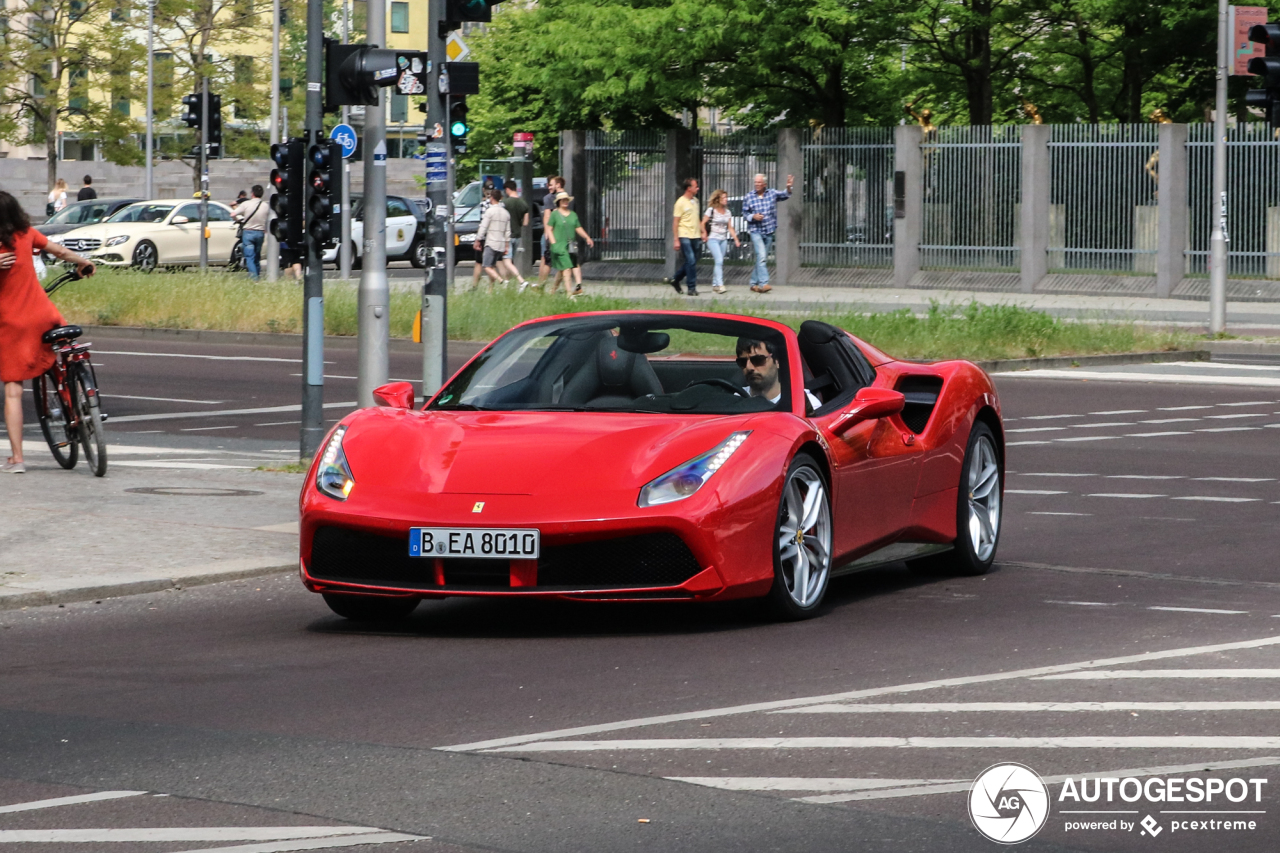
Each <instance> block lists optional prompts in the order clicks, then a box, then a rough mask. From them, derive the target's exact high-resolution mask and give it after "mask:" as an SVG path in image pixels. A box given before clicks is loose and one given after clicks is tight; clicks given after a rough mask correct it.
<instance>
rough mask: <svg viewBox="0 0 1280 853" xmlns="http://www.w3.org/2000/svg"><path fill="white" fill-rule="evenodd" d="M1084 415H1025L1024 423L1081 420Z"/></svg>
mask: <svg viewBox="0 0 1280 853" xmlns="http://www.w3.org/2000/svg"><path fill="white" fill-rule="evenodd" d="M1083 417H1084V415H1027V416H1026V417H1024V418H1023V420H1024V421H1052V420H1056V419H1058V418H1083Z"/></svg>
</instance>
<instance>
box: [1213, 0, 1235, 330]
mask: <svg viewBox="0 0 1280 853" xmlns="http://www.w3.org/2000/svg"><path fill="white" fill-rule="evenodd" d="M1227 14H1228V10H1227V0H1218V62H1217V65H1218V76H1217V91H1216V92H1215V97H1214V116H1213V206H1214V210H1213V231H1212V232H1211V233H1210V235H1209V332H1210V333H1211V334H1214V335H1217V334H1220V333H1222V332H1224V331H1226V328H1227V243H1228V241H1229V239H1230V238H1229V235H1228V232H1227V74H1228V73H1229V72H1228V67H1227V64H1228V62H1229V61H1230V54H1231V46H1230V42H1231V39H1230V38H1229V36H1230V34H1229V33H1228V32H1227Z"/></svg>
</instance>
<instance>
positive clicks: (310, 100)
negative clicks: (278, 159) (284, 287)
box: [298, 0, 378, 462]
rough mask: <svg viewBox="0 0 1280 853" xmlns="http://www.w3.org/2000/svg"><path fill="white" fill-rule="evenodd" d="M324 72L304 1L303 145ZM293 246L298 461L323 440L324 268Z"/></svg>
mask: <svg viewBox="0 0 1280 853" xmlns="http://www.w3.org/2000/svg"><path fill="white" fill-rule="evenodd" d="M370 5H372V6H377V5H378V4H377V3H372V4H370ZM323 77H324V0H307V117H306V125H305V126H306V132H305V134H304V136H305V138H306V143H305V144H307V145H310V144H312V143H316V142H319V141H320V137H321V134H322V133H323V131H322V130H321V121H322V120H323V115H324V113H323V106H322V104H321V92H320V88H321V80H322V79H323ZM310 200H311V193H310V191H307V192H306V193H305V195H304V205H303V208H304V210H306V209H307V208H309V207H310ZM308 212H309V211H308ZM304 221H305V219H304ZM305 230H306V229H305V228H304V231H305ZM304 247H305V248H304ZM298 248H303V249H304V251H305V252H306V256H305V258H304V259H303V264H304V269H305V270H306V273H305V274H304V277H303V284H302V296H303V321H302V348H303V355H302V362H303V364H302V429H301V436H300V441H299V448H298V452H299V456H300V458H301V459H302V460H303V461H307V462H309V461H310V460H311V459H312V457H314V456H315V454H316V451H317V450H319V449H320V442H321V441H322V440H323V439H324V269H323V268H322V267H321V265H320V257H321V255H320V252H321V248H320V245H319V244H318V243H317V242H316V241H315V240H311V239H305V238H304V239H303V241H302V246H299V247H298Z"/></svg>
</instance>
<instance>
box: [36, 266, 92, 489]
mask: <svg viewBox="0 0 1280 853" xmlns="http://www.w3.org/2000/svg"><path fill="white" fill-rule="evenodd" d="M80 278H81V276H80V274H79V272H77V271H76V270H71V271H70V272H68V273H66V274H65V275H63V276H61V277H60V278H58V279H56V280H55V281H53V282H52V283H51V284H50V285H49V286H48V287H46V288H45V289H44V292H45V293H46V294H52V293H53V292H54V291H55V290H57V289H58V288H60V287H62V286H63V285H64V284H66V283H67V282H70V281H78V280H79V279H80ZM83 333H84V330H83V329H81V328H80V327H79V326H58V327H57V328H54V329H50V330H49V331H47V332H45V333H44V335H43V336H42V337H41V338H40V339H41V340H42V341H43V342H44V343H46V344H51V345H52V346H53V352H54V354H55V355H56V357H57V358H56V360H55V361H54V363H53V367H51V368H49V369H48V370H47V371H45V372H44V373H43V374H42V375H40V376H37V377H36V378H35V379H32V380H31V390H32V391H33V392H34V396H35V404H36V417H37V418H38V419H39V421H40V431H41V432H42V433H44V440H45V441H46V442H48V443H49V450H50V451H52V452H53V458H54V459H56V460H57V461H58V464H59V465H61V466H62V467H63V468H67V469H70V468H74V467H75V466H76V462H77V461H78V460H79V455H80V448H81V447H83V448H84V456H85V461H86V462H88V463H89V469H90V470H91V471H93V474H94V476H95V477H101V476H103V475H104V474H106V473H107V444H106V438H105V436H104V434H103V428H102V425H103V423H104V422H105V421H106V419H107V416H106V415H104V414H102V411H101V408H100V405H99V403H100V401H99V397H98V380H97V376H96V375H95V374H94V371H93V362H92V361H91V360H90V359H89V347H91V346H92V344H89V343H83V344H78V343H75V342H74V341H75V339H76V338H78V337H80V335H82V334H83ZM77 441H78V442H79V443H78V444H77Z"/></svg>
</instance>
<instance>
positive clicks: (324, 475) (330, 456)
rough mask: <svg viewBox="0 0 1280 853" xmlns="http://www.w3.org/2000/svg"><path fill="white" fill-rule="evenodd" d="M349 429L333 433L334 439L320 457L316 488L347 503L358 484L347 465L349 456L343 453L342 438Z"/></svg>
mask: <svg viewBox="0 0 1280 853" xmlns="http://www.w3.org/2000/svg"><path fill="white" fill-rule="evenodd" d="M346 431H347V428H346V427H345V426H340V427H338V428H337V429H336V430H334V432H333V437H332V438H330V439H329V443H328V444H327V445H325V448H324V455H323V456H321V457H320V467H319V469H318V470H317V471H316V488H317V489H319V490H320V491H322V492H324V493H325V494H326V495H328V496H329V497H331V498H333V499H335V500H340V501H345V500H346V499H347V495H349V494H351V489H352V488H353V487H354V486H355V484H356V479H355V477H353V476H351V466H350V465H348V464H347V456H346V454H345V453H343V452H342V436H343V435H344V434H345V433H346Z"/></svg>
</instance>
